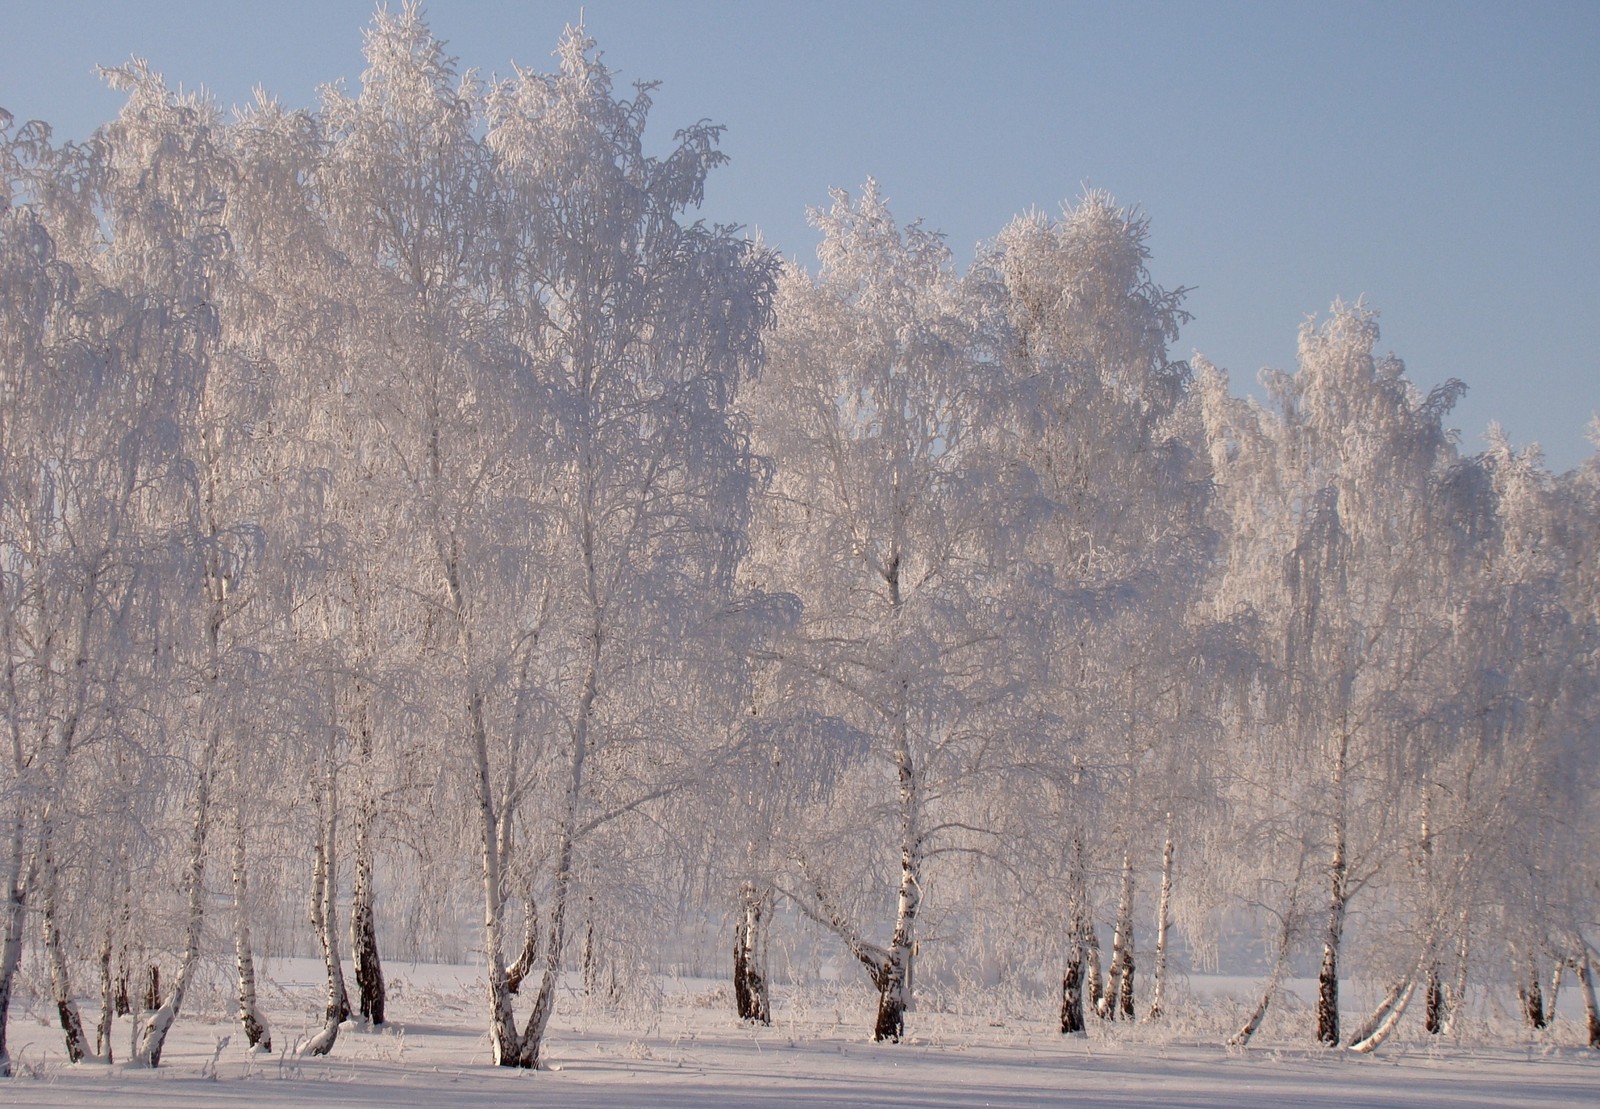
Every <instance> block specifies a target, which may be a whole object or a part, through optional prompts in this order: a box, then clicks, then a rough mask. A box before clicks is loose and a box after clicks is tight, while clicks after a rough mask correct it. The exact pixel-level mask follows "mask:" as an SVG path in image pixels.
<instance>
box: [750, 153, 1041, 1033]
mask: <svg viewBox="0 0 1600 1109" xmlns="http://www.w3.org/2000/svg"><path fill="white" fill-rule="evenodd" d="M812 220H813V222H814V223H815V224H816V225H817V226H818V228H819V229H820V230H821V232H822V235H823V241H822V245H821V246H820V247H819V249H818V257H819V259H820V261H821V269H820V272H819V273H818V274H817V275H816V276H815V277H812V276H810V275H808V274H806V273H805V272H803V271H801V270H799V269H798V268H794V267H791V268H790V269H788V270H787V271H786V272H785V274H784V276H783V280H782V284H781V286H780V295H779V307H778V320H779V322H778V329H777V331H776V333H775V335H774V338H773V340H772V358H771V363H770V365H769V367H768V370H767V372H766V374H765V376H764V377H763V379H762V382H761V384H760V386H759V392H758V394H757V395H756V396H755V398H754V399H753V401H752V411H753V413H754V414H755V418H756V422H757V423H756V427H757V437H758V438H757V441H758V446H759V449H760V450H761V451H762V452H763V453H766V454H770V455H771V457H772V458H773V459H774V461H775V464H776V467H777V470H776V477H775V480H774V485H773V491H772V495H771V497H770V498H769V500H768V501H767V504H766V508H765V510H764V511H766V512H767V513H768V518H767V519H766V521H765V523H764V525H763V526H764V528H765V529H766V531H765V534H766V536H767V539H766V540H765V541H764V542H763V546H762V553H763V558H764V559H765V560H766V561H765V562H764V564H763V565H762V566H761V567H760V569H759V571H758V572H759V573H760V574H761V575H762V578H761V580H763V581H764V582H766V583H768V585H769V587H770V588H772V589H775V590H780V591H787V592H792V593H793V594H795V595H796V596H797V597H798V598H799V599H800V600H801V602H802V604H803V613H804V615H803V617H802V622H801V625H800V627H799V630H798V633H797V636H796V638H795V639H794V640H793V641H792V644H791V645H790V646H789V647H788V648H786V650H787V654H786V657H784V658H783V659H782V666H783V667H784V669H785V670H786V671H788V679H787V680H793V681H800V680H801V678H802V677H804V678H805V679H807V680H809V682H810V684H811V687H812V690H813V694H812V695H813V696H814V697H815V698H817V699H818V700H817V701H816V702H815V703H816V704H818V705H819V706H827V712H828V713H829V714H831V715H836V716H838V717H839V718H841V719H842V720H845V721H847V722H849V723H850V724H851V725H852V727H853V728H855V729H857V730H859V731H860V732H861V733H864V734H867V735H870V736H872V737H873V756H872V759H871V762H870V763H868V764H867V765H865V766H863V767H862V769H861V772H860V775H861V776H860V778H859V779H858V780H857V781H856V782H854V783H852V788H853V789H854V790H855V792H856V795H857V796H858V797H859V798H860V801H861V803H862V804H864V805H866V806H868V808H867V810H866V811H867V813H869V814H871V815H870V817H869V818H868V819H870V821H871V822H870V824H868V825H866V827H867V828H870V829H871V836H872V839H873V850H874V851H882V852H888V853H892V854H893V856H895V858H896V860H897V865H896V866H895V867H894V868H893V874H894V878H893V880H892V883H891V886H892V888H893V890H894V895H895V906H896V907H895V915H894V920H893V923H892V926H891V927H890V928H889V930H888V933H887V938H886V942H879V941H877V940H875V939H873V938H870V937H871V936H872V935H873V933H874V931H875V930H874V929H872V928H871V927H870V925H869V924H868V923H867V922H866V921H863V920H860V919H857V918H856V917H854V915H853V914H850V913H849V912H848V911H847V910H846V908H845V905H846V902H845V900H844V899H843V898H842V894H841V891H840V890H839V889H836V888H829V886H830V881H829V878H828V877H827V876H826V875H824V874H823V873H822V872H821V870H820V869H819V863H818V860H816V859H815V858H812V859H810V860H809V862H810V864H811V865H810V868H809V871H808V870H807V868H805V867H802V870H801V875H800V876H799V877H798V878H797V880H796V884H795V886H794V888H793V891H792V892H794V893H795V894H796V896H797V897H799V898H800V904H801V905H802V907H804V908H805V910H806V911H807V912H808V913H809V914H810V915H811V916H813V917H814V918H816V919H817V920H818V921H820V922H821V923H822V924H823V925H824V926H826V927H828V928H830V929H831V930H832V931H834V932H835V933H836V934H838V935H839V937H840V938H841V939H842V940H843V941H844V943H845V944H846V946H847V948H848V949H849V950H850V952H851V954H852V955H853V956H854V957H855V958H856V959H857V960H858V961H860V962H861V963H862V965H863V966H864V967H865V968H866V970H867V973H868V975H869V977H870V978H871V980H872V982H873V985H874V986H875V987H876V988H877V990H878V993H879V1002H878V1011H877V1016H876V1018H875V1020H874V1024H873V1036H874V1038H876V1039H879V1040H885V1039H889V1040H898V1039H900V1038H901V1036H902V1035H903V1034H904V1029H905V1013H906V1010H907V1008H908V1007H909V1006H910V1003H911V994H910V978H911V958H912V953H913V951H914V948H915V945H916V937H917V921H918V918H919V915H920V914H921V912H922V910H923V903H922V899H923V892H924V888H925V885H926V882H927V880H928V875H927V873H926V867H927V865H928V863H929V860H930V859H932V858H933V857H934V856H935V855H936V854H938V853H939V852H941V851H943V850H948V849H949V848H950V847H951V834H952V833H954V832H955V831H957V829H958V825H959V820H958V818H957V815H956V814H958V813H959V811H960V810H959V808H958V807H957V805H956V798H957V797H958V795H959V794H960V792H961V791H962V790H963V789H966V788H976V787H977V784H978V781H979V780H980V779H981V778H982V777H983V774H982V767H981V766H979V765H978V763H977V761H976V759H975V755H976V754H977V753H978V752H980V751H981V750H982V749H983V746H982V740H981V735H982V734H983V733H982V731H981V728H982V723H981V713H982V711H983V709H984V708H985V707H986V706H989V705H992V704H994V703H995V701H996V700H997V698H999V697H1000V696H1002V691H1003V690H1004V689H1005V683H1006V673H1005V667H1004V666H1003V665H1002V664H1000V660H1002V659H1003V648H1002V644H1001V638H1000V630H999V625H1000V622H1001V621H1002V620H1003V619H1004V612H1003V607H1002V605H1003V597H1002V595H1001V592H1000V590H1001V585H1003V583H1004V581H1005V577H1004V575H1003V574H995V573H994V570H995V566H996V558H997V553H998V552H999V550H1000V549H1001V545H1002V542H1003V540H1004V537H1005V536H1006V535H1007V534H1009V527H1010V523H1011V521H1009V520H1008V519H1007V515H1006V510H1007V508H1009V507H1010V506H1012V505H1014V504H1015V503H1016V500H1015V498H1014V497H1008V490H1007V483H1008V481H1009V480H1011V475H1008V474H1007V473H1005V472H1004V471H1003V470H1002V468H1001V467H1000V466H999V465H998V463H997V462H996V459H995V456H994V454H993V453H992V452H991V451H989V450H987V449H986V444H985V442H984V438H983V430H984V427H985V424H984V415H985V411H986V409H987V407H988V406H989V405H990V404H991V403H992V399H993V390H994V388H995V386H996V385H997V384H998V382H997V375H996V374H995V373H994V370H993V367H992V366H990V365H989V364H988V360H987V358H986V351H985V346H984V341H985V333H984V331H983V329H982V325H981V319H982V316H981V313H979V312H978V310H977V308H976V305H975V303H974V302H973V301H972V300H970V299H969V298H968V294H967V291H966V288H965V286H964V285H963V283H962V282H961V281H960V280H959V279H958V278H957V276H956V275H955V273H954V272H953V270H952V269H951V266H950V259H949V252H948V251H947V250H946V248H945V246H944V244H943V243H942V241H940V239H939V237H938V236H936V235H934V234H932V233H930V232H929V231H927V230H925V229H924V228H922V227H921V226H920V224H912V225H911V226H909V227H906V228H901V227H900V226H899V225H898V224H897V223H895V222H894V219H893V217H892V216H891V214H890V212H889V210H888V207H887V205H886V204H885V202H884V200H883V197H882V196H881V194H880V192H879V190H878V187H877V185H876V184H874V183H872V182H870V181H869V182H868V184H867V186H866V188H865V189H864V190H863V192H862V194H861V196H860V197H859V198H857V199H855V200H852V199H851V198H850V197H849V196H848V195H847V194H845V193H844V192H842V191H836V192H835V193H834V194H833V204H832V206H831V207H830V208H829V209H827V210H825V211H823V210H816V211H813V212H812Z"/></svg>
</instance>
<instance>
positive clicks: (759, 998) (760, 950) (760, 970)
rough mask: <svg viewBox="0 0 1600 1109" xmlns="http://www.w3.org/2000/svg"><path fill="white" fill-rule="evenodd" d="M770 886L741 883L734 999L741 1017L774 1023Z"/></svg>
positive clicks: (735, 936) (734, 959)
mask: <svg viewBox="0 0 1600 1109" xmlns="http://www.w3.org/2000/svg"><path fill="white" fill-rule="evenodd" d="M771 901H772V894H771V891H770V890H762V891H760V892H758V891H757V889H756V885H755V883H754V882H745V883H744V884H743V885H742V886H740V887H739V916H738V919H737V920H736V921H735V923H734V926H733V1000H734V1007H735V1009H736V1010H737V1011H738V1014H739V1019H740V1020H748V1021H752V1022H754V1023H756V1024H771V1023H772V1000H771V996H770V992H769V988H768V985H767V912H768V909H769V906H770V905H771Z"/></svg>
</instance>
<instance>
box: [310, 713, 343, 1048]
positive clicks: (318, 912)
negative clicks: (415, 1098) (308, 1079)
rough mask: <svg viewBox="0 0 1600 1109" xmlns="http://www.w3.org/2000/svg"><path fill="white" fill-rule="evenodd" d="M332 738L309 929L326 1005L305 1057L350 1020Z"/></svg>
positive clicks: (327, 1043) (320, 808) (324, 1045)
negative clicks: (318, 949)
mask: <svg viewBox="0 0 1600 1109" xmlns="http://www.w3.org/2000/svg"><path fill="white" fill-rule="evenodd" d="M333 742H334V741H333V737H332V735H331V733H330V736H329V739H328V755H327V758H326V761H325V764H324V776H323V783H322V791H321V795H320V797H319V799H318V806H317V808H318V813H317V816H318V820H317V823H318V831H317V845H316V848H315V852H314V855H313V860H312V872H311V926H312V928H313V929H314V930H315V931H316V933H317V939H318V940H319V941H320V942H321V944H322V965H323V969H324V971H325V973H326V976H327V983H328V1003H327V1007H326V1008H325V1009H324V1011H323V1026H322V1031H321V1032H318V1033H317V1034H316V1035H315V1036H313V1037H311V1039H310V1040H309V1041H308V1042H307V1043H306V1046H305V1049H304V1050H305V1052H306V1053H307V1054H308V1055H326V1054H328V1053H329V1052H330V1051H332V1050H333V1045H334V1043H335V1042H336V1041H337V1040H338V1039H339V1025H340V1024H342V1023H343V1022H344V1021H345V1020H346V1019H348V1018H349V1016H350V996H349V994H348V993H347V992H346V991H345V985H344V967H343V965H342V964H341V962H340V959H339V924H338V920H337V916H336V914H337V907H338V903H339V902H338V884H339V872H338V843H337V839H336V837H337V835H338V827H339V826H338V819H339V817H338V795H337V793H336V789H335V785H334V781H335V778H334V775H335V767H334V759H333Z"/></svg>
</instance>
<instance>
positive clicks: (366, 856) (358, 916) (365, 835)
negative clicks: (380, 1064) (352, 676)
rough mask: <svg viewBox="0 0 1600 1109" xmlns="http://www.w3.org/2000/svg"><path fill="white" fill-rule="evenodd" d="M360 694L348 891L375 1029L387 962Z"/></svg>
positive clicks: (367, 724) (363, 999)
mask: <svg viewBox="0 0 1600 1109" xmlns="http://www.w3.org/2000/svg"><path fill="white" fill-rule="evenodd" d="M355 695H356V701H357V703H356V707H355V713H356V720H355V723H356V759H357V762H356V804H355V845H354V846H355V862H354V866H355V871H354V875H353V878H352V882H351V888H350V955H351V958H352V960H353V961H354V962H355V971H356V995H357V1001H358V1007H359V1009H360V1012H361V1019H362V1020H364V1021H366V1022H368V1023H369V1024H371V1025H374V1026H377V1025H381V1024H383V1022H384V1017H385V1013H384V1003H385V1001H386V999H387V998H386V992H385V990H384V984H383V962H382V960H381V959H380V958H379V956H378V924H377V915H376V911H375V901H376V891H375V890H374V888H373V865H372V839H373V837H372V822H373V820H374V818H375V817H376V808H377V804H376V797H375V793H376V790H375V788H374V786H373V781H372V724H371V720H370V717H369V715H368V707H367V699H366V698H367V695H366V691H365V690H364V689H363V688H362V687H361V686H360V685H359V684H358V685H357V688H356V690H355Z"/></svg>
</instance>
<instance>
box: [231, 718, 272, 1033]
mask: <svg viewBox="0 0 1600 1109" xmlns="http://www.w3.org/2000/svg"><path fill="white" fill-rule="evenodd" d="M238 754H239V756H240V757H241V758H242V757H243V754H244V752H243V751H242V750H241V751H240V752H239V753H238ZM235 766H236V767H238V766H239V763H238V762H237V761H236V762H235ZM246 785H247V783H245V782H244V781H242V780H236V781H235V782H234V789H235V791H236V795H235V804H234V810H233V954H234V962H235V965H236V967H237V969H238V976H239V1025H240V1027H241V1028H243V1029H244V1036H245V1044H246V1045H247V1046H248V1047H251V1048H260V1049H261V1050H262V1051H271V1050H272V1029H271V1028H270V1027H269V1026H268V1025H267V1021H266V1018H265V1017H263V1016H262V1015H261V1007H260V1005H259V1004H258V1003H257V1000H256V961H255V952H254V950H253V948H252V946H251V942H250V876H249V870H248V865H249V858H248V855H247V853H246V837H245V819H244V798H245V789H246Z"/></svg>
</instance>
